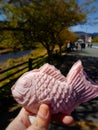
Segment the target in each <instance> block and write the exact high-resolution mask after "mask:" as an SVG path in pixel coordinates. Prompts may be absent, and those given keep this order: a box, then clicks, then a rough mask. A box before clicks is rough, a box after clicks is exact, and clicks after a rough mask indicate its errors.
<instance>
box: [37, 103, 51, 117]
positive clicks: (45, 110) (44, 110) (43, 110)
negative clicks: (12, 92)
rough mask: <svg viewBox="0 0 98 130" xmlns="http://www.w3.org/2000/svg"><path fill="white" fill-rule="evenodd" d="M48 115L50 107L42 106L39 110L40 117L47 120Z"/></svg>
mask: <svg viewBox="0 0 98 130" xmlns="http://www.w3.org/2000/svg"><path fill="white" fill-rule="evenodd" d="M48 115H49V107H48V106H47V105H45V104H42V105H41V106H40V108H39V111H38V116H39V117H41V118H43V119H47V118H48Z"/></svg>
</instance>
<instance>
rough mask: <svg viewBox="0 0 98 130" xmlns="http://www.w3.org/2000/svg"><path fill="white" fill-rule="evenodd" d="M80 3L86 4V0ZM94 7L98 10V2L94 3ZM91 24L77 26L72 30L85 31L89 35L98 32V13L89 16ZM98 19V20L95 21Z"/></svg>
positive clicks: (80, 0) (96, 0)
mask: <svg viewBox="0 0 98 130" xmlns="http://www.w3.org/2000/svg"><path fill="white" fill-rule="evenodd" d="M79 2H80V3H82V2H86V0H79ZM93 5H94V6H96V7H97V8H98V0H95V2H93ZM88 17H89V21H90V24H84V25H77V26H74V27H72V28H71V30H72V31H84V32H87V33H94V32H98V11H97V12H95V13H92V14H90V15H88ZM94 18H97V19H94ZM89 21H88V22H89Z"/></svg>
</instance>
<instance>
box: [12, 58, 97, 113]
mask: <svg viewBox="0 0 98 130" xmlns="http://www.w3.org/2000/svg"><path fill="white" fill-rule="evenodd" d="M11 90H12V94H13V96H14V98H15V99H16V101H17V102H18V103H19V104H21V105H22V106H23V107H24V108H25V109H27V110H28V111H30V112H32V113H36V112H37V110H38V108H39V106H40V104H42V103H45V104H49V106H50V107H51V111H52V113H53V114H56V113H59V112H60V113H65V114H71V112H72V111H73V110H74V108H75V107H76V106H77V105H79V104H81V103H83V102H86V101H89V100H91V99H93V98H95V97H97V96H98V85H97V84H96V83H94V82H93V81H91V80H90V79H89V78H88V77H87V75H86V73H85V72H84V71H83V66H82V63H81V61H80V60H79V61H77V62H76V63H75V64H74V65H73V66H72V68H71V69H70V71H69V73H68V75H67V76H66V77H65V76H64V75H62V74H61V72H60V71H59V70H58V69H56V68H55V67H54V66H53V65H50V64H48V63H46V64H45V65H43V66H42V67H40V68H39V69H35V70H32V71H29V72H26V73H25V74H23V75H22V76H21V77H20V78H19V79H18V80H17V81H16V83H15V84H14V86H13V87H12V88H11Z"/></svg>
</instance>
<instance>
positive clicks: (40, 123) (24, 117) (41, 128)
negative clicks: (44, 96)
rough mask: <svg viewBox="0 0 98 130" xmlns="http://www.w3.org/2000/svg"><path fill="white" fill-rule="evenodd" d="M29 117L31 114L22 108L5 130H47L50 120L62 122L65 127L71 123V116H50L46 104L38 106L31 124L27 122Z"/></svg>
mask: <svg viewBox="0 0 98 130" xmlns="http://www.w3.org/2000/svg"><path fill="white" fill-rule="evenodd" d="M30 115H31V113H29V112H28V111H26V110H25V109H24V108H22V109H21V111H20V112H19V114H18V116H17V117H16V118H15V119H14V120H13V121H12V122H11V123H10V124H9V125H8V127H7V128H6V130H47V129H48V127H49V124H50V121H51V120H53V121H55V122H62V123H64V124H66V125H70V124H72V123H73V118H72V117H71V116H67V115H64V114H57V115H53V116H51V111H50V108H49V106H48V105H46V104H42V105H40V107H39V110H38V113H37V115H36V118H35V120H34V122H33V123H32V124H31V123H30V120H29V116H30Z"/></svg>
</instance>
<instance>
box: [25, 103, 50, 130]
mask: <svg viewBox="0 0 98 130" xmlns="http://www.w3.org/2000/svg"><path fill="white" fill-rule="evenodd" d="M50 117H51V114H50V109H49V106H48V105H46V104H42V105H41V106H40V108H39V111H38V113H37V117H36V119H35V121H34V123H33V124H32V125H31V126H30V127H29V128H28V129H27V130H47V128H48V126H49V123H50Z"/></svg>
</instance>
